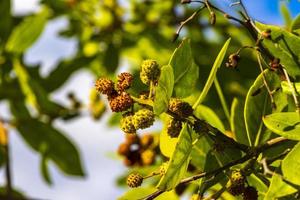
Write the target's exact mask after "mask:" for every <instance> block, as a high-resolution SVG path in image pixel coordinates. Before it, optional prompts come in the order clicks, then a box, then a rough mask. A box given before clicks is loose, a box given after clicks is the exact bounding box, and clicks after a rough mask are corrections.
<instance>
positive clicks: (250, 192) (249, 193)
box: [243, 186, 258, 200]
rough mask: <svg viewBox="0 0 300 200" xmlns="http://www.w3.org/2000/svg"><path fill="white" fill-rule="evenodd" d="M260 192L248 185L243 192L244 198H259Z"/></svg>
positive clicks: (252, 199)
mask: <svg viewBox="0 0 300 200" xmlns="http://www.w3.org/2000/svg"><path fill="white" fill-rule="evenodd" d="M257 199H258V193H257V190H256V189H255V188H254V187H251V186H248V187H246V188H245V190H244V192H243V200H257Z"/></svg>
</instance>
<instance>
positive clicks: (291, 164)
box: [281, 143, 300, 185]
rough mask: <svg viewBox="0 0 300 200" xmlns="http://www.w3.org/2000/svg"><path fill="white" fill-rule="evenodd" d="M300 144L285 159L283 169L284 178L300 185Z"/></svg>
mask: <svg viewBox="0 0 300 200" xmlns="http://www.w3.org/2000/svg"><path fill="white" fill-rule="evenodd" d="M299 157H300V143H298V144H297V145H296V146H295V147H294V148H293V149H292V151H291V152H290V153H289V154H288V155H287V156H286V157H285V158H284V159H283V161H282V165H281V169H282V173H283V176H284V177H285V178H286V179H287V180H288V181H290V182H292V183H294V184H297V185H300V179H299V177H300V160H299Z"/></svg>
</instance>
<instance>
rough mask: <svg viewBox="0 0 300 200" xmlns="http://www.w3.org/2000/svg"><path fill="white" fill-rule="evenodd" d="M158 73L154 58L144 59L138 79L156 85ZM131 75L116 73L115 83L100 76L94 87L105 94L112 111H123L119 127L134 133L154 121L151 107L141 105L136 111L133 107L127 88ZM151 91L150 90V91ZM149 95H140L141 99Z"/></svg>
mask: <svg viewBox="0 0 300 200" xmlns="http://www.w3.org/2000/svg"><path fill="white" fill-rule="evenodd" d="M159 75H160V67H159V65H158V64H157V62H156V61H154V60H145V61H144V62H143V63H142V65H141V71H140V79H141V81H142V82H143V83H144V84H146V85H148V86H150V85H153V86H154V85H156V84H157V81H158V78H159ZM132 81H133V76H132V75H131V74H130V73H127V72H124V73H121V74H119V75H118V77H117V85H116V88H115V83H114V82H113V81H112V80H110V79H108V78H100V79H98V80H97V81H96V84H95V87H96V90H97V91H98V92H100V93H101V94H104V95H107V98H108V101H109V105H110V108H111V110H112V111H113V112H124V113H123V115H122V116H123V117H122V120H121V122H120V123H121V129H122V130H123V131H124V132H125V133H128V134H133V133H136V131H137V130H138V129H145V128H148V127H150V126H151V125H152V124H153V123H154V118H155V117H154V113H153V109H152V108H149V107H146V106H142V107H141V109H139V110H137V111H136V112H135V111H134V109H133V105H134V103H135V102H134V100H133V99H132V97H131V95H130V94H129V93H128V92H127V90H128V89H129V88H130V87H131V85H132ZM150 93H152V91H150ZM149 96H151V95H150V94H149V93H148V95H147V96H145V95H142V96H141V98H142V99H147V98H149Z"/></svg>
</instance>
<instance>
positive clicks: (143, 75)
mask: <svg viewBox="0 0 300 200" xmlns="http://www.w3.org/2000/svg"><path fill="white" fill-rule="evenodd" d="M159 74H160V68H159V65H158V63H157V62H156V61H155V60H150V59H149V60H144V61H143V63H142V65H141V72H140V79H141V81H142V82H143V83H144V84H146V85H150V81H154V82H156V81H157V80H158V77H159Z"/></svg>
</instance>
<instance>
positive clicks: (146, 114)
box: [133, 108, 155, 129]
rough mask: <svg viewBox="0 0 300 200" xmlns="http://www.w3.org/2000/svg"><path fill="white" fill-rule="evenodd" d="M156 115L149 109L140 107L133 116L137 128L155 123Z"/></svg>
mask: <svg viewBox="0 0 300 200" xmlns="http://www.w3.org/2000/svg"><path fill="white" fill-rule="evenodd" d="M154 120H155V116H154V113H153V111H151V110H149V109H145V108H143V109H140V110H139V111H137V112H136V113H135V114H134V116H133V124H134V127H135V128H136V129H145V128H148V127H150V126H151V125H153V123H154Z"/></svg>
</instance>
